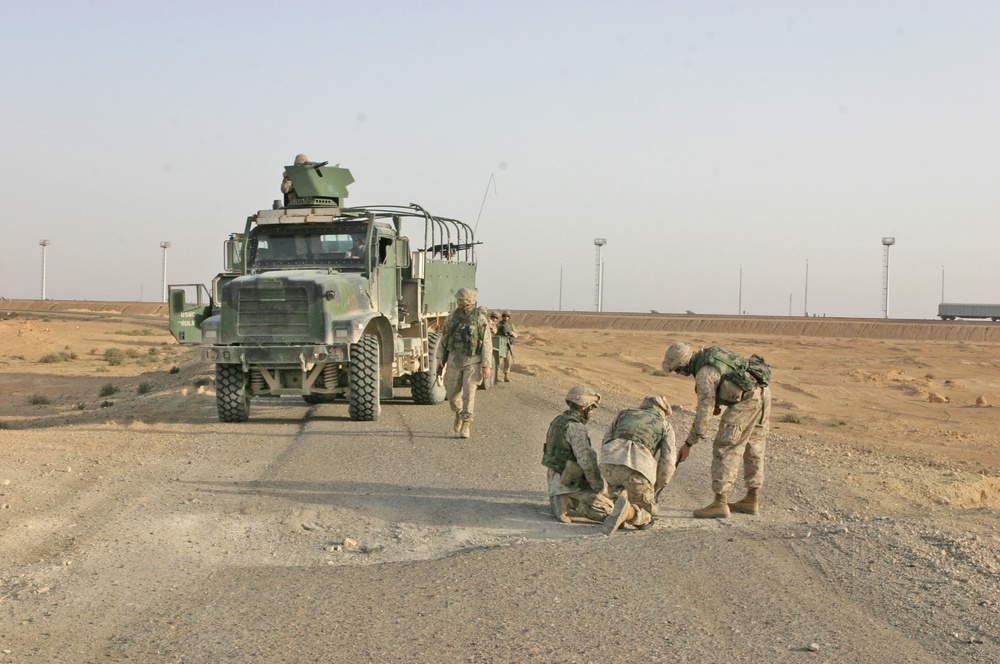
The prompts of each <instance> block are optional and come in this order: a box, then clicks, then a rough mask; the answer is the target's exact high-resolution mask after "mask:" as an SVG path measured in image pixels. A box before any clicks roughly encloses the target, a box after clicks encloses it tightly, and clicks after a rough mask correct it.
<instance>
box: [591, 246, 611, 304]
mask: <svg viewBox="0 0 1000 664" xmlns="http://www.w3.org/2000/svg"><path fill="white" fill-rule="evenodd" d="M607 243H608V241H607V240H606V239H605V238H603V237H595V238H594V246H595V247H597V287H596V292H595V293H594V305H595V306H596V307H597V312H598V313H600V312H602V311H604V259H603V258H602V256H603V250H604V245H606V244H607Z"/></svg>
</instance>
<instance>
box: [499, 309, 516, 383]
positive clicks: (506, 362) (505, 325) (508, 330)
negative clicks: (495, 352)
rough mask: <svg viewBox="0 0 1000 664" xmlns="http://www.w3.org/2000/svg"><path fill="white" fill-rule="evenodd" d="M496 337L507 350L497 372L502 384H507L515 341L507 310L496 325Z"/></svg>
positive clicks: (514, 331)
mask: <svg viewBox="0 0 1000 664" xmlns="http://www.w3.org/2000/svg"><path fill="white" fill-rule="evenodd" d="M497 335H498V336H499V337H500V343H501V344H503V345H504V346H505V347H506V349H507V353H506V354H504V356H503V357H501V358H500V368H499V371H502V372H503V382H505V383H509V382H510V365H511V364H513V362H514V339H517V330H516V329H514V324H513V323H511V322H510V310H509V309H504V312H503V314H502V315H501V318H500V322H499V323H497ZM498 377H499V374H498Z"/></svg>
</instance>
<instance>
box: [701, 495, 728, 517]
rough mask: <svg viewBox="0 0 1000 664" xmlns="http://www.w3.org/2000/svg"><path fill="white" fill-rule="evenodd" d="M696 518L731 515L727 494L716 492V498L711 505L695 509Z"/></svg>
mask: <svg viewBox="0 0 1000 664" xmlns="http://www.w3.org/2000/svg"><path fill="white" fill-rule="evenodd" d="M694 516H695V518H696V519H725V518H726V517H727V516H729V505H728V504H727V503H726V494H724V493H717V494H715V500H713V501H712V504H711V505H708V506H706V507H702V508H701V509H698V510H695V511H694Z"/></svg>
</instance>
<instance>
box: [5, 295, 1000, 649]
mask: <svg viewBox="0 0 1000 664" xmlns="http://www.w3.org/2000/svg"><path fill="white" fill-rule="evenodd" d="M521 319H522V320H520V321H519V320H517V318H515V322H517V323H519V324H520V328H521V330H522V336H521V339H520V342H519V345H518V347H517V355H516V360H517V362H518V364H517V366H516V367H515V382H513V383H511V384H509V385H507V384H503V385H498V386H496V387H495V388H494V389H493V390H490V391H489V392H481V393H480V398H479V408H478V412H479V416H478V418H477V421H476V431H475V432H474V436H473V439H472V440H471V441H461V442H460V441H455V440H454V439H451V438H448V437H446V436H445V434H444V433H442V432H444V431H446V430H447V428H448V423H449V422H450V416H449V413H448V412H447V410H446V407H444V406H441V407H418V406H413V405H412V404H409V403H405V402H400V404H398V405H391V406H390V407H388V408H386V409H384V410H383V415H382V418H381V419H380V420H379V422H377V423H352V422H350V421H349V420H348V419H347V418H346V408H344V407H343V406H342V405H338V404H330V405H322V406H314V407H309V406H307V405H306V404H304V403H302V402H300V401H298V400H294V399H281V400H255V401H254V405H253V412H252V420H251V422H250V423H247V424H245V425H222V424H220V423H219V422H218V421H217V420H216V419H215V407H214V396H213V392H212V369H211V367H210V366H208V365H204V364H201V363H198V362H196V361H194V360H193V359H192V354H191V353H190V351H188V350H186V349H182V348H180V347H178V346H177V345H176V344H174V343H173V340H172V338H171V337H170V336H169V334H167V333H166V329H165V328H166V326H165V323H164V322H163V321H158V320H155V319H150V320H142V319H130V318H124V317H120V316H116V315H114V314H106V315H105V316H104V317H102V318H97V319H91V318H64V317H61V316H59V315H56V314H51V315H46V314H29V313H24V312H21V313H16V314H12V315H8V316H5V317H3V318H0V394H2V398H0V448H2V450H3V457H4V463H3V465H2V466H0V561H2V562H0V662H5V661H12V662H15V661H16V662H20V661H66V662H91V661H94V662H97V661H120V660H125V659H129V660H138V661H157V662H159V661H163V662H173V661H192V662H201V661H205V662H208V661H260V662H265V661H268V662H271V661H288V662H299V661H386V660H389V659H393V660H397V661H430V660H432V659H436V660H440V661H597V660H600V659H604V660H610V661H615V659H617V658H618V657H620V655H621V653H622V652H623V651H628V652H631V653H633V654H634V655H635V656H643V657H645V658H647V659H650V660H651V661H793V660H794V661H799V660H800V659H801V658H802V657H803V656H813V655H815V656H816V657H819V658H821V659H822V660H823V661H869V660H870V659H873V658H878V659H883V660H885V661H996V660H997V658H998V656H1000V636H998V633H1000V629H998V626H1000V620H998V605H1000V599H998V597H1000V585H998V582H997V577H998V575H1000V557H998V552H1000V531H998V521H997V518H996V517H997V510H998V509H1000V434H998V431H1000V429H998V426H997V424H998V421H997V420H998V410H997V408H994V407H993V404H994V403H1000V378H998V376H1000V372H998V365H1000V353H998V350H1000V346H998V345H997V342H995V341H992V340H990V339H986V338H982V336H981V335H978V336H979V337H980V338H978V339H977V338H976V336H977V335H972V336H971V337H969V336H968V335H962V334H960V335H959V336H965V337H966V338H964V339H958V340H955V339H952V340H922V339H921V338H910V337H912V336H914V335H915V334H916V335H917V336H919V331H917V332H914V331H913V330H914V329H916V328H913V329H911V330H910V331H909V332H907V333H906V334H905V335H901V336H902V338H900V339H878V338H871V337H868V338H862V335H861V334H859V335H858V336H857V337H854V336H852V334H851V331H852V329H851V328H850V326H849V325H845V326H842V327H841V328H839V329H838V334H837V336H831V337H823V336H816V335H814V334H808V333H806V334H796V335H778V334H772V333H769V332H776V331H779V329H778V328H777V327H773V328H771V329H770V330H769V329H768V328H767V326H766V325H765V324H763V323H760V324H757V325H756V326H755V329H754V331H753V333H752V334H745V333H729V334H727V333H722V332H709V331H695V332H691V333H685V334H678V333H674V332H664V331H662V330H649V329H645V328H646V324H644V323H637V324H635V325H634V327H635V328H636V329H632V330H629V329H583V328H573V329H562V328H555V327H548V326H535V325H532V324H531V321H532V319H533V317H532V315H531V314H525V315H524V316H521ZM535 320H540V319H539V318H537V317H536V318H535ZM636 320H639V321H641V320H642V319H641V318H636ZM858 325H859V326H860V325H861V324H860V323H859V324H858ZM619 327H620V326H619ZM626 327H627V326H626ZM936 329H938V330H941V329H944V328H936ZM858 331H860V328H858ZM933 334H935V335H936V334H937V332H934V333H933ZM969 338H971V339H972V340H968V339H969ZM674 340H685V341H688V342H689V343H691V344H693V345H709V344H714V343H719V344H723V345H727V346H730V347H732V348H734V349H735V350H738V351H740V352H745V353H746V354H749V353H751V352H757V353H760V354H761V355H763V356H764V357H765V358H767V360H768V361H769V362H770V363H771V365H772V368H773V372H774V375H773V388H772V390H773V395H774V412H773V414H772V422H773V435H772V438H771V443H770V458H769V483H768V486H767V487H766V488H765V492H764V497H765V498H764V506H765V510H764V512H763V514H762V516H761V517H760V518H756V519H751V518H744V519H738V518H732V519H729V520H726V521H724V522H712V523H705V522H698V521H695V520H692V519H690V518H689V515H690V510H691V509H692V508H693V507H698V506H700V505H701V504H703V503H704V502H706V500H707V499H708V498H709V493H708V456H709V455H708V452H707V450H704V449H700V450H696V451H695V452H694V453H693V454H692V459H691V460H690V461H689V462H688V464H685V466H684V467H682V468H681V469H680V470H679V471H678V476H677V478H676V479H675V481H674V483H673V484H671V486H670V487H669V489H670V491H669V495H668V496H667V497H666V498H665V501H664V504H663V507H664V514H665V516H664V518H663V519H662V520H661V521H660V522H658V523H657V524H656V526H655V527H654V528H653V529H652V530H650V531H643V532H641V533H639V532H636V531H630V532H628V533H622V534H620V535H617V536H616V537H614V538H605V537H603V536H599V535H595V534H594V532H593V530H594V529H593V528H592V527H590V526H587V525H586V524H585V523H583V522H582V521H579V522H577V523H574V524H573V525H571V526H564V525H562V524H558V523H556V522H554V521H553V520H551V519H549V518H548V517H547V515H546V514H545V505H544V494H543V493H542V491H543V487H544V469H542V467H541V466H540V465H538V463H537V458H536V456H537V455H538V450H539V448H540V441H541V438H542V437H543V435H544V429H545V426H546V425H547V422H548V420H550V419H551V417H553V416H554V415H555V414H557V413H558V412H559V410H560V408H561V398H562V395H563V393H564V392H565V390H566V389H567V388H568V387H569V386H571V385H573V384H576V383H589V384H591V385H593V386H595V387H597V388H598V389H599V390H600V391H601V392H602V393H603V394H604V395H605V402H604V405H606V406H607V408H604V409H602V410H601V411H599V414H598V415H597V416H596V417H595V419H594V421H593V423H592V437H598V436H599V435H600V434H601V433H602V432H603V427H605V426H607V424H608V423H609V421H610V418H611V417H612V416H613V414H614V412H616V410H617V409H618V408H622V407H626V406H628V405H631V404H634V403H635V402H636V400H637V399H638V398H639V397H641V396H642V395H644V394H665V395H667V396H668V397H669V399H670V401H671V402H672V403H674V404H676V405H677V407H678V408H677V412H676V413H675V416H674V418H673V423H674V426H675V428H676V429H677V430H678V435H679V436H681V437H683V436H684V435H685V434H686V431H687V427H688V426H689V425H690V420H691V409H692V408H693V406H694V403H695V398H694V393H693V381H692V380H691V379H685V378H681V377H678V376H663V375H662V372H659V371H658V369H659V362H660V359H661V357H662V353H663V350H664V349H665V348H666V346H667V345H668V344H669V343H670V342H672V341H674ZM258 402H259V403H258ZM331 445H332V446H334V447H333V448H331ZM668 551H669V552H670V553H669V554H666V553H665V552H668ZM665 555H669V559H670V560H674V561H676V562H673V563H671V564H670V565H669V566H668V569H667V570H665V571H660V572H656V573H652V570H655V569H656V568H658V567H661V566H662V565H663V562H664V561H665V560H667V558H665V557H664V556H665ZM618 557H623V559H628V560H631V561H633V564H635V565H636V566H637V568H636V569H637V570H647V571H648V572H646V573H642V572H637V573H635V574H632V575H627V577H628V579H629V580H628V581H623V580H622V579H623V576H622V574H621V573H620V569H616V566H614V565H609V564H608V561H609V560H614V559H617V558H618ZM761 560H767V561H769V562H768V564H767V567H766V569H765V570H764V571H762V572H758V573H756V574H751V575H742V576H741V575H736V576H733V575H730V574H729V573H728V571H729V570H730V569H731V568H730V565H734V564H735V565H738V566H740V567H741V568H750V569H756V568H757V567H758V566H759V565H760V561H761ZM573 561H575V562H573ZM581 569H586V570H587V572H586V573H585V574H584V575H583V576H580V571H579V570H581ZM571 587H577V590H576V591H575V592H571V591H569V588H571ZM276 595H280V597H281V600H280V601H276V600H274V599H273V598H274V597H275V596H276ZM573 595H576V596H577V599H578V601H582V602H585V603H586V604H587V605H588V606H591V607H594V608H597V607H599V610H598V611H596V612H593V611H592V612H582V613H581V612H579V611H573V612H572V613H573V617H567V615H566V614H563V613H561V612H560V611H555V612H554V613H553V611H554V610H555V608H556V607H557V606H558V604H559V601H560V599H559V598H560V597H563V598H564V599H563V603H564V604H565V603H566V602H567V601H568V602H569V604H568V605H567V606H565V607H564V608H567V609H568V608H570V607H571V606H574V605H575V604H574V602H573V601H572V596H573ZM634 602H640V603H644V604H645V605H646V607H647V609H648V610H646V611H645V612H644V614H643V615H647V616H655V619H654V618H652V617H650V618H649V619H650V620H653V622H654V623H655V625H656V627H657V630H656V631H658V634H657V635H656V637H655V638H653V637H648V638H634V636H635V630H634V629H632V628H631V627H630V625H629V621H625V622H623V620H622V619H611V617H612V616H626V615H633V608H632V606H633V603H634ZM651 607H653V608H651ZM654 608H655V611H654ZM734 616H738V617H736V618H734ZM734 621H735V622H734ZM556 625H558V627H556ZM545 626H549V627H548V628H545ZM817 661H819V660H817Z"/></svg>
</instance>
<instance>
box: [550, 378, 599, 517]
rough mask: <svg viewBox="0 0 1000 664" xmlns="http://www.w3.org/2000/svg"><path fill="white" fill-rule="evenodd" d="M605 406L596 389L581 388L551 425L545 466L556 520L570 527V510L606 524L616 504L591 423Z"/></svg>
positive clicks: (574, 391) (570, 395) (569, 397)
mask: <svg viewBox="0 0 1000 664" xmlns="http://www.w3.org/2000/svg"><path fill="white" fill-rule="evenodd" d="M600 403H601V395H600V394H598V393H597V392H596V391H594V389H592V388H590V387H585V386H583V385H577V386H576V387H573V388H571V389H570V391H569V393H568V394H567V395H566V405H567V406H569V410H567V411H564V412H563V413H562V414H561V415H559V416H557V417H556V418H555V419H554V420H552V423H551V424H549V431H548V433H547V434H546V435H545V448H544V450H543V453H542V465H543V466H545V467H546V468H548V489H549V507H550V508H551V510H552V516H554V517H555V518H557V519H558V520H560V521H562V522H563V523H570V518H569V514H568V512H569V510H573V511H575V512H576V513H577V514H579V515H581V516H583V517H586V518H588V519H590V520H592V521H604V519H605V518H606V517H607V516H608V514H610V513H611V510H612V508H613V507H614V503H612V502H611V499H610V498H609V497H608V495H607V494H606V492H605V490H604V480H603V479H601V472H600V470H599V469H598V466H597V454H596V453H595V452H594V448H593V447H591V445H590V434H589V433H588V432H587V420H589V419H590V413H591V412H592V411H593V410H594V409H595V408H597V407H598V405H599V404H600Z"/></svg>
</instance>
